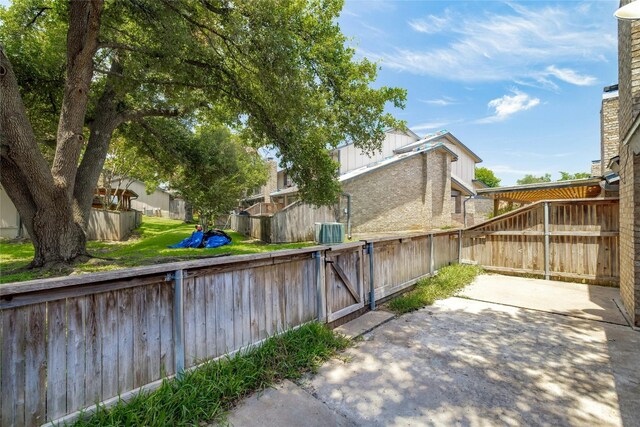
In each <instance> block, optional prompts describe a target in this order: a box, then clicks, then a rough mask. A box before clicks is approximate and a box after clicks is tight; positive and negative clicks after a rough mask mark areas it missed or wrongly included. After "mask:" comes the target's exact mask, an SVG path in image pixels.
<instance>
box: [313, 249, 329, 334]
mask: <svg viewBox="0 0 640 427" xmlns="http://www.w3.org/2000/svg"><path fill="white" fill-rule="evenodd" d="M313 257H314V258H315V259H316V295H317V298H316V300H317V305H318V307H317V310H318V322H326V320H327V314H326V306H327V296H326V293H325V289H326V286H325V283H324V282H325V277H324V254H323V252H322V251H317V252H315V253H314V254H313Z"/></svg>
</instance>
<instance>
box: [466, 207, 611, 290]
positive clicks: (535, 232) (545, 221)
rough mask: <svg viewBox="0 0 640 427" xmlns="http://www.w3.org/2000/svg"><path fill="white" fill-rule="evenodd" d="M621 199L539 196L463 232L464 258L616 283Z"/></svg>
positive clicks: (501, 268)
mask: <svg viewBox="0 0 640 427" xmlns="http://www.w3.org/2000/svg"><path fill="white" fill-rule="evenodd" d="M618 223H619V216H618V199H579V200H552V201H541V202H537V203H534V204H531V205H528V206H525V207H523V208H520V209H518V210H515V211H513V212H510V213H507V214H505V215H501V216H499V217H496V218H494V219H492V220H490V221H488V222H485V223H483V224H480V225H477V226H475V227H470V228H468V229H466V230H465V231H464V232H463V239H462V245H463V249H462V259H463V261H472V262H475V263H477V264H480V265H482V266H483V267H484V268H485V269H487V270H493V271H496V272H503V273H528V274H537V275H541V276H544V277H545V278H547V279H548V278H550V277H557V278H568V279H579V280H580V279H585V280H589V281H591V282H592V283H597V284H607V285H617V284H618V283H619V278H620V270H619V253H618V241H619V240H618Z"/></svg>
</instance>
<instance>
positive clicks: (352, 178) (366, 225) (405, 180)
mask: <svg viewBox="0 0 640 427" xmlns="http://www.w3.org/2000/svg"><path fill="white" fill-rule="evenodd" d="M332 155H333V157H334V159H335V160H336V161H338V162H339V163H340V176H339V181H340V183H341V185H342V189H343V191H344V197H342V198H341V200H340V203H339V205H338V206H337V209H336V220H337V221H339V222H344V223H347V217H348V216H349V217H350V220H351V221H350V223H351V226H352V232H354V233H376V232H392V231H408V230H416V231H417V230H428V229H434V228H439V227H444V226H451V225H455V224H456V220H458V222H460V223H461V222H462V215H461V211H462V209H463V203H462V201H463V198H464V197H465V196H472V195H474V194H475V188H474V173H475V165H476V163H478V162H481V161H482V160H481V159H480V158H479V157H478V156H477V155H476V154H475V153H473V152H472V151H471V150H470V149H469V148H468V147H466V146H465V145H464V144H462V142H460V141H459V140H458V139H457V138H456V137H455V136H453V135H452V134H451V133H450V132H448V131H440V132H437V133H434V134H430V135H427V136H425V137H424V138H420V137H419V136H418V135H416V134H415V133H413V132H410V131H407V132H404V131H400V130H396V129H392V130H389V131H387V133H386V138H385V140H384V141H383V143H382V147H381V150H380V151H379V152H376V153H373V155H371V156H368V155H366V154H364V153H362V152H360V150H358V149H357V148H356V147H355V146H354V145H353V144H347V145H344V146H342V147H339V148H337V149H335V150H334V151H333V152H332ZM278 187H279V190H278V191H276V192H274V193H271V200H272V201H273V202H275V203H276V204H277V205H282V206H287V205H288V204H290V203H291V202H293V201H295V200H296V199H297V187H296V186H295V184H293V183H291V182H290V181H289V180H288V179H287V177H286V174H285V172H284V171H280V172H279V173H278ZM347 200H350V207H351V209H350V211H349V210H348V208H347V206H348V202H347ZM469 205H471V204H469ZM469 207H471V206H469ZM470 210H471V209H470ZM473 213H474V212H472V214H471V216H472V217H473ZM478 215H480V212H478ZM472 220H473V218H472ZM458 225H461V224H458Z"/></svg>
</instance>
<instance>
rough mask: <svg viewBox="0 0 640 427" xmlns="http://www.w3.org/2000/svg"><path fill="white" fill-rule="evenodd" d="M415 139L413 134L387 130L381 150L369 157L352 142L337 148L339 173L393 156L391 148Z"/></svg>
mask: <svg viewBox="0 0 640 427" xmlns="http://www.w3.org/2000/svg"><path fill="white" fill-rule="evenodd" d="M416 141H417V139H416V138H415V137H413V136H409V135H406V134H404V133H402V132H399V131H390V132H387V134H386V135H385V139H384V141H383V142H382V151H380V152H379V151H376V152H375V153H373V155H372V156H371V157H369V156H367V155H366V154H363V153H362V152H361V151H360V149H358V148H356V147H355V146H354V145H353V144H350V145H347V146H344V147H341V148H338V150H339V153H340V154H339V156H340V157H339V159H340V175H343V174H345V173H347V172H349V171H352V170H354V169H358V168H361V167H363V166H367V165H370V164H372V163H377V162H379V161H381V160H384V159H386V158H387V157H391V156H393V150H395V149H397V148H400V147H404V146H405V145H409V144H411V143H413V142H416Z"/></svg>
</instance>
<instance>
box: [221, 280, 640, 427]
mask: <svg viewBox="0 0 640 427" xmlns="http://www.w3.org/2000/svg"><path fill="white" fill-rule="evenodd" d="M487 279H490V280H487ZM496 279H497V280H496ZM503 279H504V278H503V277H501V276H484V277H481V278H480V279H479V280H478V281H477V282H476V283H475V284H474V285H472V286H471V287H469V288H468V289H467V290H466V291H465V295H466V298H449V299H447V300H444V301H439V302H437V303H436V304H435V305H433V306H431V307H427V308H425V309H423V310H420V311H417V312H414V313H411V314H407V315H403V316H401V317H399V318H395V319H393V320H391V321H386V323H383V324H382V325H381V326H379V327H378V328H376V329H374V330H373V331H371V332H368V333H366V334H365V335H364V336H363V340H361V341H359V342H357V344H356V345H355V346H354V347H353V348H351V349H349V350H348V351H347V352H346V356H347V360H346V361H343V360H333V361H331V362H329V363H327V364H325V366H323V367H322V368H321V369H320V371H319V373H318V374H317V375H315V376H313V377H309V378H307V379H306V380H305V381H302V382H301V384H300V386H296V385H294V384H292V383H285V384H284V385H282V386H280V387H279V388H277V389H272V390H268V391H266V392H263V393H262V394H259V395H256V396H253V397H252V398H250V399H248V400H247V401H245V402H244V403H243V404H242V405H240V406H239V407H238V408H237V409H236V410H235V411H234V412H232V413H231V414H230V417H229V422H230V423H231V424H232V425H236V426H254V425H255V426H258V425H278V426H288V425H292V426H293V425H300V426H308V425H311V426H333V425H347V426H349V425H380V426H383V425H384V426H387V425H392V426H393V425H398V426H400V425H412V426H423V425H424V426H441V425H447V426H448V425H460V426H492V425H513V426H520V425H554V426H585V425H594V426H595V425H597V426H621V425H622V426H626V427H629V426H640V417H639V416H638V414H640V369H639V367H640V333H638V332H635V331H632V330H631V328H629V327H628V326H624V325H620V324H616V323H619V319H618V320H616V319H617V318H616V316H615V314H614V312H611V313H609V311H612V310H613V309H614V308H615V309H616V310H617V307H615V304H613V307H612V306H610V305H607V304H608V299H609V296H604V297H602V296H601V295H600V291H602V289H598V290H597V291H592V287H590V286H587V285H576V286H582V287H583V288H576V287H575V286H574V285H571V284H569V286H567V284H565V283H559V284H556V285H555V287H553V286H552V287H551V288H549V285H550V283H549V282H544V281H538V280H531V279H523V280H527V281H528V282H526V283H524V282H520V281H519V280H518V279H516V278H506V279H505V280H508V281H513V282H511V285H508V284H505V285H504V287H501V285H500V284H499V283H498V282H500V283H502V282H501V281H502V280H503ZM506 283H508V282H506ZM505 289H506V290H505ZM514 289H519V292H518V291H514ZM585 289H586V290H587V292H586V294H587V295H594V297H593V298H586V299H584V298H577V297H576V295H575V293H576V292H578V293H579V291H580V290H585ZM603 289H606V288H603ZM613 291H614V294H615V289H614V290H613ZM543 292H544V293H547V294H548V293H550V292H551V293H553V295H554V297H553V298H550V299H549V300H548V301H549V303H548V306H545V305H544V303H543V301H541V300H540V298H538V297H535V298H530V299H528V298H526V295H532V296H535V295H540V294H541V293H543ZM605 293H606V292H605ZM614 294H612V295H611V296H612V297H615V295H614ZM596 295H597V298H601V297H602V298H603V299H602V300H598V299H597V298H596ZM478 296H481V297H482V299H484V300H486V301H478V300H473V299H469V298H473V297H478ZM558 300H562V301H565V302H564V303H563V304H564V305H563V304H559V303H558ZM487 301H489V302H487ZM570 301H574V302H575V303H574V305H573V306H572V305H571V304H569V303H568V302H570ZM592 304H595V306H593V305H592ZM518 305H521V306H528V305H530V306H532V307H528V308H522V307H519V306H518ZM530 308H533V309H530ZM560 311H562V313H561V314H555V313H554V312H560ZM581 313H585V314H586V315H583V314H581ZM596 315H597V316H596ZM592 316H595V317H597V318H592ZM371 319H373V320H372V322H373V323H374V324H375V323H379V322H380V321H384V320H382V317H381V316H380V315H376V317H375V318H374V317H371ZM612 319H613V320H612ZM359 322H360V325H359V326H358V327H357V328H355V329H358V330H366V329H368V328H365V327H363V326H362V323H363V320H362V318H361V319H360V320H359ZM609 322H612V323H609ZM346 327H349V325H346Z"/></svg>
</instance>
